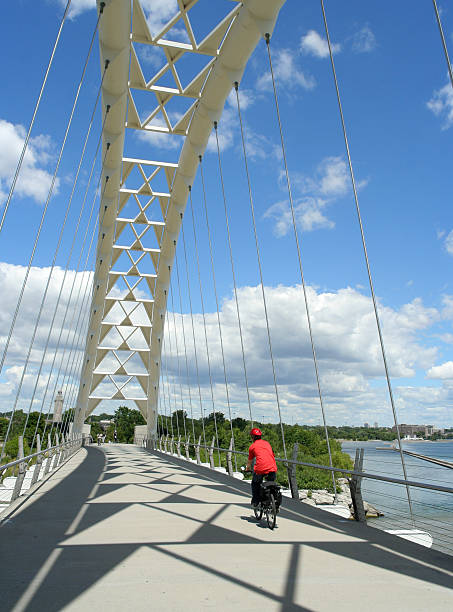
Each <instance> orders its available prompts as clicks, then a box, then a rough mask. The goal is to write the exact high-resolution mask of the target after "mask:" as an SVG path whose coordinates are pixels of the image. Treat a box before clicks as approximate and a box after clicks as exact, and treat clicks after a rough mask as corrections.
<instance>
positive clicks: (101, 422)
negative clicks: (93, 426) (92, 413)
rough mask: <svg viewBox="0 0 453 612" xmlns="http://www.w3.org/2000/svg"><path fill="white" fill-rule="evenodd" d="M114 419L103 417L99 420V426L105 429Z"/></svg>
mask: <svg viewBox="0 0 453 612" xmlns="http://www.w3.org/2000/svg"><path fill="white" fill-rule="evenodd" d="M114 422H115V421H113V420H109V419H104V420H102V421H99V426H100V427H102V429H103V430H104V431H105V430H106V429H108V428H109V427H110V425H112V423H114Z"/></svg>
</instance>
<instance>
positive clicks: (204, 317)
mask: <svg viewBox="0 0 453 612" xmlns="http://www.w3.org/2000/svg"><path fill="white" fill-rule="evenodd" d="M189 198H190V212H191V214H192V229H193V237H194V246H195V255H196V261H197V271H198V284H199V286H200V302H201V312H202V315H203V328H204V339H205V345H206V359H207V364H208V373H209V384H210V386H211V402H212V414H213V417H214V429H215V436H216V441H217V446H219V432H218V429H217V416H216V413H215V403H214V390H213V388H212V372H211V358H210V356H209V344H208V332H207V328H206V315H205V309H204V299H203V287H202V284H201V272H200V258H199V256H198V242H197V232H196V230H195V215H194V212H193V202H192V187H191V185H189ZM217 453H218V459H219V467H220V451H219V450H218V451H217Z"/></svg>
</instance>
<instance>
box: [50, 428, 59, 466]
mask: <svg viewBox="0 0 453 612" xmlns="http://www.w3.org/2000/svg"><path fill="white" fill-rule="evenodd" d="M55 446H56V447H57V448H56V449H55V458H54V460H53V464H52V467H51V470H54V469H55V468H56V467H57V465H58V462H59V461H60V452H61V451H60V436H59V435H58V432H57V433H55Z"/></svg>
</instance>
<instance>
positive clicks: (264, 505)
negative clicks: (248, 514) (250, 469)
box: [243, 470, 281, 529]
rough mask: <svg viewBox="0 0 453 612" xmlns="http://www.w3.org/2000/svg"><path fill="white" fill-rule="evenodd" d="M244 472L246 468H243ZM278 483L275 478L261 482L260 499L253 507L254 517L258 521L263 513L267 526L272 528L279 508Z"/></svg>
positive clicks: (279, 494)
mask: <svg viewBox="0 0 453 612" xmlns="http://www.w3.org/2000/svg"><path fill="white" fill-rule="evenodd" d="M243 471H244V472H245V471H246V470H243ZM280 503H281V493H280V485H279V484H277V483H276V482H275V480H266V481H264V482H262V483H261V499H260V502H259V504H258V506H256V507H254V508H253V512H254V513H255V518H256V520H257V521H260V520H261V519H262V518H263V514H264V515H265V516H266V521H267V526H268V527H269V529H274V527H275V525H276V524H277V514H278V511H279V509H280Z"/></svg>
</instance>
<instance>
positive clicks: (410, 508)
mask: <svg viewBox="0 0 453 612" xmlns="http://www.w3.org/2000/svg"><path fill="white" fill-rule="evenodd" d="M321 10H322V16H323V21H324V28H325V31H326V38H327V44H328V47H329V55H330V64H331V66H332V75H333V80H334V84H335V91H336V94H337V102H338V110H339V113H340V119H341V127H342V130H343V138H344V143H345V147H346V155H347V158H348V165H349V174H350V175H351V184H352V190H353V192H354V201H355V207H356V212H357V219H358V222H359V228H360V236H361V239H362V247H363V254H364V257H365V263H366V269H367V274H368V282H369V285H370V291H371V298H372V301H373V309H374V316H375V319H376V326H377V331H378V336H379V343H380V346H381V353H382V360H383V363H384V370H385V378H386V380H387V388H388V392H389V397H390V404H391V406H392V412H393V420H394V423H395V428H396V435H397V439H398V448H399V453H400V458H401V466H402V468H403V473H404V479H405V480H407V471H406V462H405V460H404V455H403V448H402V445H401V435H400V427H399V423H398V417H397V414H396V408H395V402H394V399H393V390H392V384H391V382H390V374H389V369H388V364H387V357H386V354H385V348H384V338H383V335H382V330H381V323H380V320H379V313H378V308H377V302H376V296H375V293H374V285H373V279H372V276H371V268H370V262H369V259H368V251H367V247H366V241H365V233H364V230H363V224H362V215H361V213H360V206H359V198H358V195H357V187H356V182H355V177H354V170H353V167H352V161H351V153H350V150H349V141H348V136H347V132H346V123H345V120H344V115H343V107H342V104H341V96H340V89H339V86H338V79H337V73H336V70H335V62H334V59H333V53H332V44H331V42H330V35H329V28H328V26H327V17H326V12H325V9H324V0H321ZM406 492H407V501H408V503H409V512H410V516H411V520H412V523H413V524H414V525H415V521H414V514H413V510H412V499H411V494H410V491H409V486H408V485H406Z"/></svg>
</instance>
